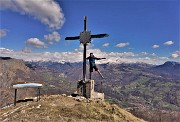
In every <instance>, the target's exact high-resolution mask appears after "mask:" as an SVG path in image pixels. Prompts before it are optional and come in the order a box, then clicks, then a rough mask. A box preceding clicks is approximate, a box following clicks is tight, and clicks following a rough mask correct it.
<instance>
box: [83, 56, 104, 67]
mask: <svg viewBox="0 0 180 122" xmlns="http://www.w3.org/2000/svg"><path fill="white" fill-rule="evenodd" d="M86 59H89V64H90V66H95V65H96V64H95V60H100V59H101V58H97V57H95V56H93V57H90V56H89V57H87V58H86Z"/></svg>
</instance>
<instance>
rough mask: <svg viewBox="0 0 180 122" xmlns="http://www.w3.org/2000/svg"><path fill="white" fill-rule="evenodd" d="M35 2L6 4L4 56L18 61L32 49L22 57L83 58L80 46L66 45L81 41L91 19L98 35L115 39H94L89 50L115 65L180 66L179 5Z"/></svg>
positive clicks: (159, 0) (171, 1) (115, 0)
mask: <svg viewBox="0 0 180 122" xmlns="http://www.w3.org/2000/svg"><path fill="white" fill-rule="evenodd" d="M29 1H30V2H29V3H28V2H27V0H22V1H21V2H20V0H7V1H6V0H1V8H2V9H1V10H0V29H1V35H0V36H1V37H0V39H1V40H0V46H1V47H0V48H1V55H3V56H4V55H10V54H11V56H12V57H13V55H16V56H14V57H18V53H19V52H20V51H22V52H23V51H24V50H28V54H27V51H25V53H21V54H20V55H21V56H19V58H21V57H23V59H24V57H26V55H31V57H33V55H34V56H36V55H37V54H41V53H42V54H45V53H46V52H49V53H50V54H51V55H52V54H53V55H55V54H54V53H55V52H58V56H57V55H56V57H51V58H52V59H53V58H57V57H58V58H57V59H62V56H64V55H61V54H60V53H63V52H71V53H72V54H73V55H77V54H80V55H79V56H81V53H79V52H82V49H81V46H79V41H78V40H76V41H66V40H65V37H67V36H78V35H79V34H80V32H82V31H83V19H84V16H85V15H86V16H88V30H89V31H91V33H92V34H99V33H107V34H109V37H107V38H102V39H92V40H93V41H92V43H91V44H90V45H89V47H88V49H89V51H93V52H94V53H95V54H97V55H99V56H105V57H110V58H109V59H110V60H109V61H112V60H115V59H118V60H122V61H125V62H126V61H127V62H128V61H129V60H131V59H133V60H134V61H140V62H146V63H155V62H157V61H160V60H161V62H158V63H162V62H163V61H166V60H175V61H180V59H179V57H180V51H179V46H180V42H179V34H180V33H179V27H180V26H179V17H180V14H179V6H180V4H179V1H178V0H126V1H125V0H88V1H83V0H49V1H47V0H39V1H38V2H36V0H29ZM39 3H42V5H41V4H39ZM27 5H28V6H27ZM43 5H44V6H43ZM39 8H40V9H39ZM47 18H48V19H49V20H48V21H46V19H47ZM38 44H39V45H38ZM2 49H3V50H5V52H4V51H3V50H2ZM7 50H11V53H7V52H6V51H7ZM12 52H13V53H12ZM17 52H18V53H17ZM29 53H30V54H29ZM76 53H77V54H76ZM112 53H113V55H112ZM22 55H25V56H22ZM60 56H61V57H60ZM111 56H112V58H111ZM118 57H120V59H119V58H118ZM42 58H43V57H42ZM42 58H41V59H42ZM66 58H67V57H66V56H64V57H63V59H64V60H65V59H66ZM126 59H127V60H126ZM136 59H137V60H136ZM25 60H26V59H25ZM69 60H70V59H68V61H69ZM147 60H149V61H147Z"/></svg>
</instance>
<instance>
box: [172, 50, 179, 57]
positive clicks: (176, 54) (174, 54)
mask: <svg viewBox="0 0 180 122" xmlns="http://www.w3.org/2000/svg"><path fill="white" fill-rule="evenodd" d="M170 57H171V58H180V51H175V52H173V53H172V54H171V56H170Z"/></svg>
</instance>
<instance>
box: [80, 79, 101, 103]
mask: <svg viewBox="0 0 180 122" xmlns="http://www.w3.org/2000/svg"><path fill="white" fill-rule="evenodd" d="M77 94H78V95H80V96H84V97H86V98H89V99H101V100H104V93H99V92H95V91H94V80H87V81H85V82H83V81H82V80H80V81H78V83H77Z"/></svg>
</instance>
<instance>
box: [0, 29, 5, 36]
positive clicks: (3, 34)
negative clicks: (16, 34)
mask: <svg viewBox="0 0 180 122" xmlns="http://www.w3.org/2000/svg"><path fill="white" fill-rule="evenodd" d="M6 35H7V30H6V29H0V38H2V37H5V36H6Z"/></svg>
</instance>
